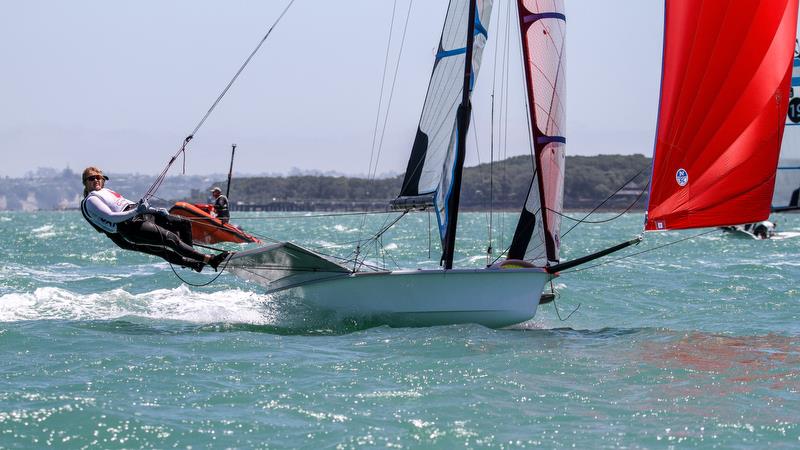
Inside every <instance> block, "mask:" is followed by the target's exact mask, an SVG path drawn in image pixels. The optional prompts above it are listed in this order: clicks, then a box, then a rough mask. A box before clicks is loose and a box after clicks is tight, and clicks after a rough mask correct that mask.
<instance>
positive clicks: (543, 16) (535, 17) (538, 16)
mask: <svg viewBox="0 0 800 450" xmlns="http://www.w3.org/2000/svg"><path fill="white" fill-rule="evenodd" d="M542 19H560V20H563V21H564V22H566V21H567V16H565V15H564V14H562V13H557V12H548V13H540V14H529V15H527V16H525V18H524V19H522V21H523V22H524V23H531V22H536V21H537V20H542Z"/></svg>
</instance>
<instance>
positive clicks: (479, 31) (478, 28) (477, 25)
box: [472, 3, 489, 39]
mask: <svg viewBox="0 0 800 450" xmlns="http://www.w3.org/2000/svg"><path fill="white" fill-rule="evenodd" d="M480 15H481V10H480V9H479V8H478V4H477V3H476V4H475V31H473V33H472V34H473V36H477V35H479V34H482V35H483V37H485V38H486V39H489V32H487V31H486V28H484V27H483V24H482V23H481V17H480Z"/></svg>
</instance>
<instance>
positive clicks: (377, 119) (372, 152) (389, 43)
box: [367, 0, 397, 174]
mask: <svg viewBox="0 0 800 450" xmlns="http://www.w3.org/2000/svg"><path fill="white" fill-rule="evenodd" d="M396 13H397V0H394V6H392V19H391V20H390V21H389V39H387V41H386V54H385V55H384V57H383V76H382V77H381V89H380V95H378V111H377V113H376V114H375V125H374V127H373V129H372V145H371V146H370V153H369V167H368V169H367V173H368V174H371V173H372V161H373V159H374V157H375V143H376V141H377V138H378V124H379V123H380V119H381V110H382V109H383V108H382V106H383V89H384V87H385V85H386V72H387V71H388V70H389V50H390V49H391V47H392V37H393V36H394V17H395V14H396ZM387 115H388V107H387ZM376 165H377V164H376Z"/></svg>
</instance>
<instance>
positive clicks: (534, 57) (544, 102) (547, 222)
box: [509, 0, 567, 265]
mask: <svg viewBox="0 0 800 450" xmlns="http://www.w3.org/2000/svg"><path fill="white" fill-rule="evenodd" d="M517 5H518V12H519V23H520V32H521V38H522V49H523V55H524V56H523V57H524V61H523V63H524V67H525V81H526V84H527V86H526V88H527V89H526V90H527V94H528V105H529V108H530V112H529V114H530V118H531V132H532V136H531V138H532V140H533V148H534V152H535V155H534V156H535V162H536V167H537V169H536V173H535V177H534V180H533V184H532V185H531V188H530V190H529V192H528V199H527V200H526V202H525V208H524V209H523V211H522V214H521V216H520V223H519V225H518V226H517V231H516V232H515V236H514V240H513V242H512V245H511V248H510V250H509V257H513V258H525V259H528V260H532V261H533V262H534V263H535V264H537V265H538V264H541V265H548V264H549V263H557V262H558V261H559V259H560V255H559V247H560V237H559V236H560V228H561V210H562V206H563V197H564V162H565V151H566V145H565V144H566V120H565V111H566V81H567V80H566V76H565V74H566V52H565V49H566V46H565V45H566V16H565V15H564V2H563V0H518V2H517ZM537 197H538V198H537ZM541 243H544V249H542V245H541ZM542 250H544V253H545V254H544V255H542V254H541V253H542Z"/></svg>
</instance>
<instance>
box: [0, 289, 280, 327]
mask: <svg viewBox="0 0 800 450" xmlns="http://www.w3.org/2000/svg"><path fill="white" fill-rule="evenodd" d="M0 304H2V305H3V308H2V310H0V322H17V321H26V320H117V319H120V318H131V317H142V318H147V319H157V320H177V321H184V322H191V323H198V324H208V323H215V322H243V323H249V324H268V323H271V322H272V321H273V320H274V315H275V311H274V309H271V308H265V307H264V305H265V298H264V297H261V296H259V295H258V294H256V293H253V292H246V291H241V290H238V289H231V290H224V291H217V292H195V291H192V290H190V289H189V288H188V287H186V286H180V287H177V288H174V289H157V290H154V291H150V292H144V293H141V294H131V293H129V292H126V291H125V290H123V289H114V290H112V291H109V292H105V293H90V294H80V293H76V292H72V291H69V290H67V289H61V288H56V287H42V288H37V289H36V290H35V291H34V292H31V293H10V294H5V295H2V296H0Z"/></svg>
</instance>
